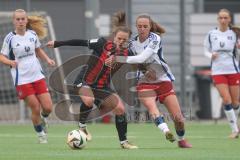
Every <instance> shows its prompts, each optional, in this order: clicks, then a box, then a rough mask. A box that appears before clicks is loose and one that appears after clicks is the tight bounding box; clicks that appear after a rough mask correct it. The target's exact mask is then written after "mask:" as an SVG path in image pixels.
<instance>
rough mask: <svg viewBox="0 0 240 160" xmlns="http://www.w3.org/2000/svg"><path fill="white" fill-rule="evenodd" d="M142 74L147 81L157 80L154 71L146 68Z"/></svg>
mask: <svg viewBox="0 0 240 160" xmlns="http://www.w3.org/2000/svg"><path fill="white" fill-rule="evenodd" d="M144 76H145V77H146V79H147V80H148V81H156V80H157V74H156V71H155V70H153V69H151V68H148V70H147V71H146V73H145V74H144Z"/></svg>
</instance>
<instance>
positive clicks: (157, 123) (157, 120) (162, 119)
mask: <svg viewBox="0 0 240 160" xmlns="http://www.w3.org/2000/svg"><path fill="white" fill-rule="evenodd" d="M164 122H165V120H164V117H163V116H159V117H157V118H155V119H154V123H155V125H156V126H158V125H159V124H162V123H164Z"/></svg>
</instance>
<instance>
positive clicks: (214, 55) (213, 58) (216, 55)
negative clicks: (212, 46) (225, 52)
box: [212, 52, 219, 60]
mask: <svg viewBox="0 0 240 160" xmlns="http://www.w3.org/2000/svg"><path fill="white" fill-rule="evenodd" d="M218 56H219V55H218V53H217V52H213V53H212V60H215V59H217V58H218Z"/></svg>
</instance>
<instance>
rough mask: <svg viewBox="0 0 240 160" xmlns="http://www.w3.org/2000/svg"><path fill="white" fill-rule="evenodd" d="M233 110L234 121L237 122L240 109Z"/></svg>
mask: <svg viewBox="0 0 240 160" xmlns="http://www.w3.org/2000/svg"><path fill="white" fill-rule="evenodd" d="M233 110H234V113H235V116H236V119H237V121H238V116H239V113H240V107H239V106H238V109H233Z"/></svg>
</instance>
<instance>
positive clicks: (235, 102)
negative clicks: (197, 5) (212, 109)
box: [204, 9, 240, 138]
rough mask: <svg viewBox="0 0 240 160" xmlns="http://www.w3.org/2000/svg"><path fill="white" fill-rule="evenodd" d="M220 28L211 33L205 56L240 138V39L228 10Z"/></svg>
mask: <svg viewBox="0 0 240 160" xmlns="http://www.w3.org/2000/svg"><path fill="white" fill-rule="evenodd" d="M217 19H218V24H219V25H218V27H217V28H215V29H212V30H210V31H209V32H208V34H207V36H206V38H205V41H204V47H205V55H206V56H208V57H209V58H211V61H212V62H211V71H212V80H213V83H214V85H215V86H216V88H217V90H218V92H219V94H220V96H221V97H222V99H223V107H224V112H225V114H226V117H227V119H228V122H229V125H230V127H231V129H232V133H231V134H230V135H229V138H238V135H239V129H238V125H237V116H238V114H236V115H235V113H234V110H235V111H236V112H239V81H240V75H239V68H238V62H237V60H236V45H237V36H236V33H235V32H234V31H233V30H232V29H231V13H230V11H229V10H227V9H221V10H220V11H219V12H218V18H217ZM239 48H240V46H239Z"/></svg>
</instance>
